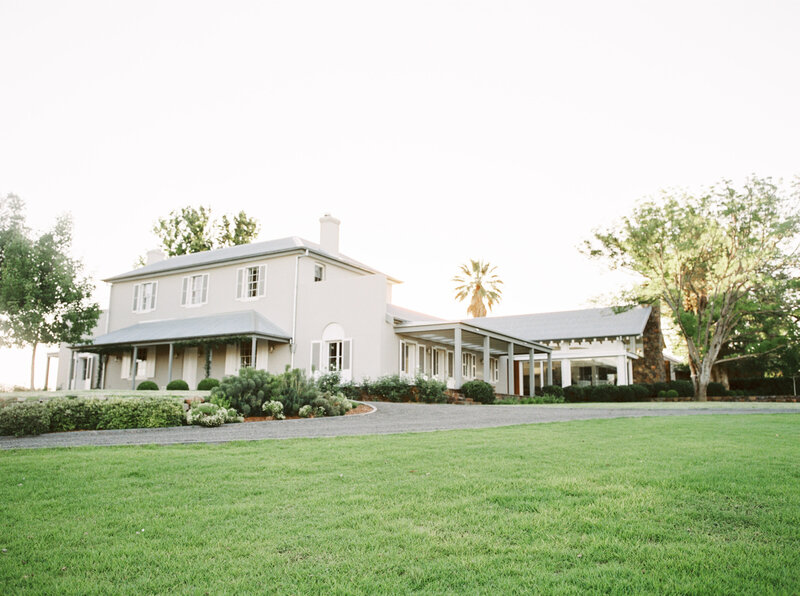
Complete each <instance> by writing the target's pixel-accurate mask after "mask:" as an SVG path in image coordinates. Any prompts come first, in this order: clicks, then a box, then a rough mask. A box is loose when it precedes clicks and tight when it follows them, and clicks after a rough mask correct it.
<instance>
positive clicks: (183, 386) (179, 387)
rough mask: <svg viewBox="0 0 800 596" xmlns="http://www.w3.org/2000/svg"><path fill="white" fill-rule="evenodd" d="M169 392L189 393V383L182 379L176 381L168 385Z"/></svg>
mask: <svg viewBox="0 0 800 596" xmlns="http://www.w3.org/2000/svg"><path fill="white" fill-rule="evenodd" d="M167 390H168V391H189V383H187V382H186V381H184V380H182V379H175V380H173V381H170V382H169V383H167Z"/></svg>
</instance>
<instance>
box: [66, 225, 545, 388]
mask: <svg viewBox="0 0 800 596" xmlns="http://www.w3.org/2000/svg"><path fill="white" fill-rule="evenodd" d="M339 225H340V222H339V221H338V220H337V219H335V218H333V217H331V216H329V215H326V216H324V217H323V218H321V219H320V241H319V243H314V242H310V241H308V240H304V239H301V238H297V237H290V238H283V239H279V240H272V241H268V242H259V243H253V244H247V245H241V246H233V247H228V248H223V249H218V250H213V251H207V252H202V253H194V254H190V255H183V256H178V257H172V258H169V259H166V258H164V257H163V254H161V253H160V251H151V252H150V253H148V261H147V264H146V265H145V266H144V267H141V268H139V269H134V270H132V271H128V272H126V273H123V274H120V275H116V276H114V277H111V278H108V279H106V280H104V281H106V282H108V283H110V284H111V289H110V299H109V307H108V310H107V311H105V312H104V313H103V317H102V318H101V321H100V323H99V324H98V327H97V328H96V330H95V332H94V334H93V337H92V340H91V345H84V346H70V347H64V348H63V349H62V352H61V356H60V358H59V360H60V362H61V363H65V364H68V366H63V365H60V366H59V379H58V386H59V387H61V388H69V389H83V388H86V389H88V388H105V389H126V388H135V387H136V386H137V385H138V383H140V382H141V381H145V380H151V381H153V382H155V383H156V384H157V385H158V386H159V387H165V386H166V385H167V383H169V381H170V380H173V379H183V380H185V381H186V382H187V383H188V384H189V386H190V387H191V388H194V387H196V385H197V383H198V382H199V381H200V380H201V379H203V378H204V377H206V376H211V377H215V378H221V377H223V376H226V375H231V374H236V373H237V372H238V370H239V369H240V368H242V367H244V366H252V367H255V368H258V369H263V370H267V371H269V372H273V373H280V372H282V371H283V370H285V368H286V367H287V366H288V367H291V368H300V369H304V370H305V371H306V372H307V373H308V374H314V375H316V374H322V373H325V372H329V371H338V372H339V373H340V374H341V377H342V379H343V380H351V379H352V380H359V379H363V378H367V377H368V378H376V377H379V376H383V375H389V374H401V375H405V376H409V377H413V376H415V375H416V374H418V373H419V374H423V375H425V376H427V377H430V378H437V379H440V380H442V381H444V382H446V383H447V384H448V385H449V386H450V387H460V386H461V384H462V383H463V382H464V381H466V380H471V379H483V378H488V379H490V381H491V382H492V383H493V384H494V385H496V386H497V387H498V388H503V390H508V388H509V387H511V386H513V384H514V379H513V374H514V369H513V362H514V359H515V358H517V357H521V356H527V357H528V359H529V360H530V361H531V362H532V361H533V360H532V359H533V357H534V354H537V355H544V354H547V353H549V352H550V348H548V347H546V346H544V345H541V344H538V343H536V342H530V341H527V340H525V339H524V338H521V337H518V336H515V335H513V334H507V333H504V332H499V331H496V330H492V329H487V328H482V327H480V326H478V325H476V324H472V323H471V322H466V321H465V322H461V321H452V322H445V321H441V320H439V319H435V318H433V317H428V316H426V315H420V314H419V313H413V312H412V311H408V310H406V309H402V308H400V307H397V306H395V305H393V304H392V301H391V296H392V286H393V285H394V284H396V283H399V281H398V280H397V279H395V278H393V277H391V276H387V275H385V274H383V273H381V272H379V271H376V270H375V269H372V268H371V267H369V266H367V265H364V264H363V263H360V262H358V261H355V260H353V259H351V258H349V257H347V256H345V255H343V254H341V253H340V252H339ZM411 322H416V323H417V325H416V328H415V327H414V326H412V325H409V323H411ZM434 322H435V327H436V329H435V330H434V329H433V327H431V324H432V323H434ZM420 324H422V325H423V327H424V326H425V325H424V324H428V327H425V328H419V326H420ZM509 363H510V364H509ZM498 390H499V389H498Z"/></svg>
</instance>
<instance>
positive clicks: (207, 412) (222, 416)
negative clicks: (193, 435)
mask: <svg viewBox="0 0 800 596" xmlns="http://www.w3.org/2000/svg"><path fill="white" fill-rule="evenodd" d="M243 421H244V418H242V417H241V416H239V413H238V412H237V411H236V410H234V409H233V408H222V407H220V406H218V405H217V404H212V403H197V404H193V405H192V407H191V408H190V409H188V410H187V411H186V423H187V424H196V425H199V426H205V427H215V426H222V425H223V424H225V423H226V422H243Z"/></svg>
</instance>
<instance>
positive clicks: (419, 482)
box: [0, 414, 800, 594]
mask: <svg viewBox="0 0 800 596" xmlns="http://www.w3.org/2000/svg"><path fill="white" fill-rule="evenodd" d="M142 530H144V531H143V532H142ZM137 531H138V532H139V533H138V534H137ZM0 547H2V548H3V549H7V552H3V553H2V554H0V593H2V594H14V593H22V592H25V593H42V594H45V593H46V594H56V593H81V594H85V593H96V594H108V593H129V594H145V593H191V594H205V593H210V594H217V593H246V592H255V593H293V594H305V593H330V592H333V593H359V594H375V593H407V592H430V593H454V594H461V593H469V594H475V593H486V594H497V593H528V592H537V593H542V592H545V593H562V592H563V593H576V594H577V593H585V592H615V593H619V592H630V593H637V592H654V593H693V594H695V593H708V592H715V593H751V594H764V593H788V594H792V593H797V592H798V589H800V416H798V415H787V414H784V415H780V414H776V415H746V416H713V417H712V416H694V417H670V418H640V419H618V420H594V421H585V422H570V423H553V424H540V425H528V426H517V427H507V428H500V429H483V430H471V431H457V432H438V433H423V434H415V435H394V436H378V437H347V438H337V439H302V440H291V441H262V442H253V443H235V444H225V445H211V446H207V445H198V446H169V447H112V448H81V449H73V450H64V449H52V450H30V451H15V452H2V453H0Z"/></svg>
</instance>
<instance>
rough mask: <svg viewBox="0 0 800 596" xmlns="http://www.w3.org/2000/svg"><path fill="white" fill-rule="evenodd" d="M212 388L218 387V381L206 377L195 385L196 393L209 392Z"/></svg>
mask: <svg viewBox="0 0 800 596" xmlns="http://www.w3.org/2000/svg"><path fill="white" fill-rule="evenodd" d="M214 387H219V379H215V378H213V377H206V378H205V379H203V380H202V381H200V382H199V383H198V384H197V390H198V391H210V390H211V389H213V388H214Z"/></svg>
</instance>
